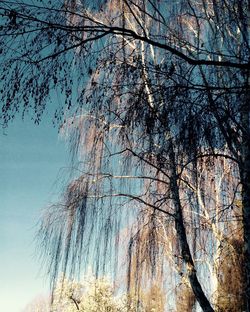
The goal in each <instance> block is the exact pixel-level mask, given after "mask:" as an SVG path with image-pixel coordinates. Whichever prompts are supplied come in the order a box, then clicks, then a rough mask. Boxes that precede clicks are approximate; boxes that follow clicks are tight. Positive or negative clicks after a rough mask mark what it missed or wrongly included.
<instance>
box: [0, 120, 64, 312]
mask: <svg viewBox="0 0 250 312" xmlns="http://www.w3.org/2000/svg"><path fill="white" fill-rule="evenodd" d="M0 131H1V132H0V198H1V201H0V311H2V312H20V311H22V309H23V308H24V307H25V305H26V304H27V303H28V302H29V301H31V300H32V299H33V298H34V297H36V296H37V295H39V294H41V293H46V292H47V291H48V284H49V283H48V279H46V277H45V273H44V271H43V270H40V264H39V261H38V259H37V257H36V254H37V251H36V248H35V247H36V245H35V241H34V237H35V233H36V231H37V229H38V227H37V223H38V220H39V217H40V216H41V212H42V209H43V208H45V207H46V206H48V205H49V203H50V202H53V200H55V199H56V198H57V196H58V191H59V187H58V186H57V187H56V185H55V183H56V181H57V179H58V176H59V175H60V174H61V172H62V170H63V169H62V168H65V167H66V166H67V165H68V154H67V150H66V147H65V142H62V141H61V140H59V139H58V134H57V129H55V128H53V126H52V123H51V121H50V119H49V118H48V117H47V118H46V117H45V118H44V119H43V121H42V123H41V124H40V125H39V126H35V125H34V124H33V123H32V121H30V120H29V119H28V118H26V119H25V121H24V122H23V121H22V120H20V118H17V119H16V120H14V122H13V123H11V124H10V125H9V128H8V129H6V130H5V131H3V130H2V129H1V130H0Z"/></svg>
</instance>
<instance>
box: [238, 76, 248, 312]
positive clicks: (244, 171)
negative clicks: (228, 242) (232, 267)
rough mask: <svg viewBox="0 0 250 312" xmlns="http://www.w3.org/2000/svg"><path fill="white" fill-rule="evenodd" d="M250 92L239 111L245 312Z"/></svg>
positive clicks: (246, 297)
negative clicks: (241, 132)
mask: <svg viewBox="0 0 250 312" xmlns="http://www.w3.org/2000/svg"><path fill="white" fill-rule="evenodd" d="M247 81H248V87H249V73H248V78H247ZM249 119H250V91H249V90H247V96H246V102H245V104H244V105H243V107H242V111H241V122H242V126H243V129H244V133H243V135H242V149H241V167H240V178H241V184H242V221H243V235H244V258H245V259H244V260H245V268H244V269H245V278H246V289H245V293H246V296H245V300H246V307H247V311H250V120H249Z"/></svg>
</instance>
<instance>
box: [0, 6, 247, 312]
mask: <svg viewBox="0 0 250 312" xmlns="http://www.w3.org/2000/svg"><path fill="white" fill-rule="evenodd" d="M247 10H248V2H247V1H243V0H242V1H227V0H223V1H220V3H217V2H215V1H211V2H207V1H202V0H200V1H191V0H189V1H179V2H178V5H177V3H172V1H158V2H155V1H149V0H148V1H139V0H138V1H137V0H136V1H135V0H134V1H103V2H98V3H93V4H91V3H88V1H82V2H81V1H79V2H75V1H66V2H63V3H59V4H58V5H57V7H52V6H50V5H48V6H46V5H45V4H44V3H42V4H39V5H38V4H29V3H24V2H21V3H14V2H11V1H2V2H1V6H0V11H1V14H2V15H3V21H2V22H1V37H2V38H3V39H2V43H1V52H2V53H3V57H2V68H3V77H2V78H3V79H4V81H3V83H2V86H1V87H2V91H1V100H2V102H3V106H2V115H1V118H2V122H3V125H4V126H6V125H7V124H8V122H9V121H10V120H11V119H12V118H14V116H15V114H16V113H17V112H18V111H21V113H25V112H26V111H29V110H32V111H33V112H34V114H33V116H34V117H33V118H34V120H35V122H37V123H39V121H40V119H41V117H42V114H43V112H44V110H45V107H46V106H48V105H49V104H48V103H49V100H50V102H51V103H52V104H53V103H54V97H55V94H56V92H58V93H60V98H61V103H63V104H62V105H61V106H60V105H59V106H58V107H57V108H56V110H55V119H56V120H58V121H59V123H64V125H63V126H62V130H61V131H62V132H64V133H65V135H69V137H70V140H71V147H72V155H73V156H74V159H75V171H74V180H72V182H71V183H70V184H69V185H68V187H67V189H66V191H65V197H64V198H63V200H62V202H61V203H59V204H58V205H56V206H55V207H54V208H55V209H54V210H52V212H48V215H47V217H46V219H45V220H44V223H43V225H42V233H43V235H44V236H43V237H44V241H43V242H44V244H45V246H46V252H47V253H48V256H49V257H48V261H49V264H50V265H51V270H52V271H51V273H52V276H53V277H56V276H57V273H58V270H63V271H64V272H65V271H66V270H67V268H69V269H70V272H73V271H75V269H76V266H77V265H78V264H79V263H81V261H82V257H83V259H84V260H85V261H87V258H88V256H89V255H91V254H92V256H93V255H94V256H95V259H96V271H98V270H100V269H101V268H102V269H105V265H112V264H115V262H119V261H118V260H119V259H118V255H119V256H120V251H119V248H118V246H119V243H120V234H119V233H120V231H121V229H123V231H124V228H126V230H127V231H128V233H131V240H130V242H129V244H128V246H129V247H128V251H129V252H128V253H129V257H128V259H130V260H129V261H128V263H130V261H131V259H132V258H131V256H132V254H133V249H135V251H136V253H137V260H136V261H137V263H138V264H139V263H140V260H141V257H144V259H145V261H146V262H145V263H146V267H152V268H153V267H155V266H156V264H159V263H164V262H162V261H161V257H160V255H161V252H162V250H163V249H162V247H161V240H160V239H159V232H157V231H156V228H158V227H159V222H160V223H161V224H163V225H162V227H161V231H166V230H167V231H170V232H172V233H173V234H174V235H172V238H171V239H172V242H173V243H174V244H175V247H174V248H175V249H176V254H173V255H175V256H176V257H177V258H178V259H180V260H179V262H180V264H181V266H183V267H182V268H181V270H180V266H178V265H177V268H178V270H177V271H178V273H177V274H179V275H180V273H181V274H182V275H184V277H187V279H188V284H190V286H191V289H192V292H193V293H194V295H195V298H196V300H197V301H198V302H199V304H200V306H201V307H202V309H203V310H204V311H213V310H214V308H213V307H215V304H216V303H215V302H213V300H212V290H211V289H206V282H205V281H204V280H202V276H204V275H205V276H206V274H208V272H209V268H210V274H211V275H210V276H213V277H214V281H217V279H218V277H217V273H218V272H217V271H216V270H217V269H218V266H217V264H216V263H215V266H213V265H212V259H213V254H214V252H215V255H216V253H217V252H219V249H220V248H219V247H220V245H221V242H222V241H223V242H224V241H225V242H227V243H226V245H225V249H224V250H227V248H231V247H229V246H233V242H232V241H231V240H230V236H231V235H232V233H233V232H234V229H236V228H240V227H241V226H243V233H242V234H240V235H242V236H243V238H242V240H243V242H244V246H245V248H244V250H242V253H243V255H242V257H243V258H244V260H243V263H244V266H245V267H244V272H245V276H246V287H244V289H241V293H244V295H243V297H244V302H245V303H246V309H247V310H248V309H249V307H250V303H249V300H250V299H249V298H250V260H249V259H250V255H249V253H250V246H249V244H250V232H249V227H248V224H249V222H250V208H249V207H250V186H249V173H250V172H249V171H250V164H249V159H250V146H249V141H250V140H249V131H250V129H249V104H248V103H249V102H250V101H249V42H248V30H247ZM20 98H21V99H22V101H21V102H20ZM79 159H80V162H79ZM218 160H222V162H224V165H223V166H224V167H225V166H227V164H229V163H230V165H229V168H230V173H228V176H227V177H226V178H221V177H223V174H222V172H221V171H220V164H218ZM225 162H226V164H225ZM214 163H216V165H214ZM224 167H223V168H224ZM230 174H232V176H233V179H230V178H229V175H230ZM210 176H211V179H214V181H215V182H214V181H213V182H211V181H210V184H211V185H210V187H211V190H210V191H207V189H206V188H207V185H208V184H207V183H209V180H208V178H207V177H210ZM220 178H221V179H222V180H223V183H222V184H221V185H220V187H221V192H222V193H221V194H222V195H221V196H219V197H218V196H217V194H216V192H215V191H214V192H213V191H212V188H213V187H214V185H218V184H219V182H218V179H220ZM205 181H206V183H205ZM235 181H236V182H235ZM225 188H228V190H227V191H225ZM235 200H241V201H242V213H239V215H237V214H236V213H235V210H236V209H237V205H236V204H235ZM131 207H134V208H135V209H131ZM231 208H232V209H233V212H231ZM236 215H237V220H235V219H234V220H231V219H230V218H232V217H233V218H234V217H235V216H236ZM221 216H222V217H221ZM125 219H127V223H126V224H127V225H126V226H125V221H124V220H125ZM163 220H164V221H163ZM220 222H222V224H223V225H222V226H221V225H220ZM128 224H130V230H128ZM228 224H230V226H229V225H228ZM235 224H237V226H236V225H235ZM193 225H195V230H192V226H193ZM145 227H146V229H147V231H148V232H147V231H146V232H145V231H142V229H144V228H145ZM169 228H170V229H171V230H169ZM161 231H160V232H161ZM142 233H143V234H142ZM145 233H147V239H146V240H145V241H144V242H143V243H144V245H143V244H142V243H141V242H142V241H143V237H144V235H145ZM197 235H198V236H197ZM206 236H207V237H208V238H207V240H206ZM173 237H175V239H174V238H173ZM197 237H198V238H199V240H198V245H195V243H194V241H196V239H197ZM96 240H97V241H98V244H96V245H95V248H94V249H93V247H92V244H91V243H94V242H95V241H96ZM141 244H142V245H141ZM140 246H141V247H142V248H143V249H140V248H141V247H140ZM197 246H199V249H198V248H197ZM171 248H173V247H171ZM140 250H141V251H143V250H144V251H146V254H145V253H144V252H142V253H140ZM164 250H166V249H164ZM83 251H84V255H83ZM165 254H168V253H166V252H165ZM221 254H222V255H223V252H222V253H221ZM113 255H114V258H113V259H114V261H108V259H110V258H111V256H113ZM206 255H210V259H207V263H208V264H207V265H206V266H204V265H200V263H199V260H200V259H201V258H203V259H205V256H206ZM175 256H174V257H175ZM234 257H235V253H234V252H233V254H232V256H231V260H232V261H233V259H234ZM139 259H140V260H139ZM214 259H216V258H214ZM210 260H211V261H210ZM231 260H230V261H231ZM101 265H104V266H103V267H101ZM211 265H212V267H211ZM129 268H130V266H129ZM139 268H140V266H139V265H137V269H138V270H139ZM224 272H226V270H225V271H224ZM138 274H139V275H140V273H139V272H138ZM225 274H226V273H225ZM181 278H182V276H181ZM136 280H137V281H138V280H140V278H137V279H136ZM178 282H179V281H178ZM178 282H177V283H178ZM216 283H217V282H216ZM241 285H242V286H239V287H243V284H241ZM218 289H219V284H218V285H217V286H215V290H216V291H218ZM228 291H229V290H228ZM212 306H213V307H212Z"/></svg>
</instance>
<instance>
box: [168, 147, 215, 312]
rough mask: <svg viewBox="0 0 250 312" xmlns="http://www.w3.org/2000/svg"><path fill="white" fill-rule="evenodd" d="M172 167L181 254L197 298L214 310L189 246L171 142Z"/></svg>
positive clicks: (209, 310) (172, 187)
mask: <svg viewBox="0 0 250 312" xmlns="http://www.w3.org/2000/svg"><path fill="white" fill-rule="evenodd" d="M169 156H170V167H171V178H172V180H171V185H170V187H171V192H172V195H173V201H174V206H175V215H176V219H175V228H176V232H177V238H178V239H179V242H180V247H181V255H182V258H183V261H184V263H185V264H186V267H187V275H188V279H189V282H190V285H191V288H192V290H193V292H194V295H195V297H196V300H197V301H198V302H199V304H200V306H201V308H202V310H203V311H204V312H214V310H213V308H212V306H211V304H210V302H209V300H208V299H207V297H206V295H205V293H204V291H203V289H202V287H201V284H200V282H199V280H198V278H197V274H196V270H195V266H194V261H193V258H192V255H191V251H190V248H189V244H188V241H187V234H186V229H185V225H184V221H183V213H182V206H181V201H180V196H179V186H178V177H177V173H176V171H177V170H176V163H175V154H174V150H173V146H172V144H171V143H170V155H169Z"/></svg>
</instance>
